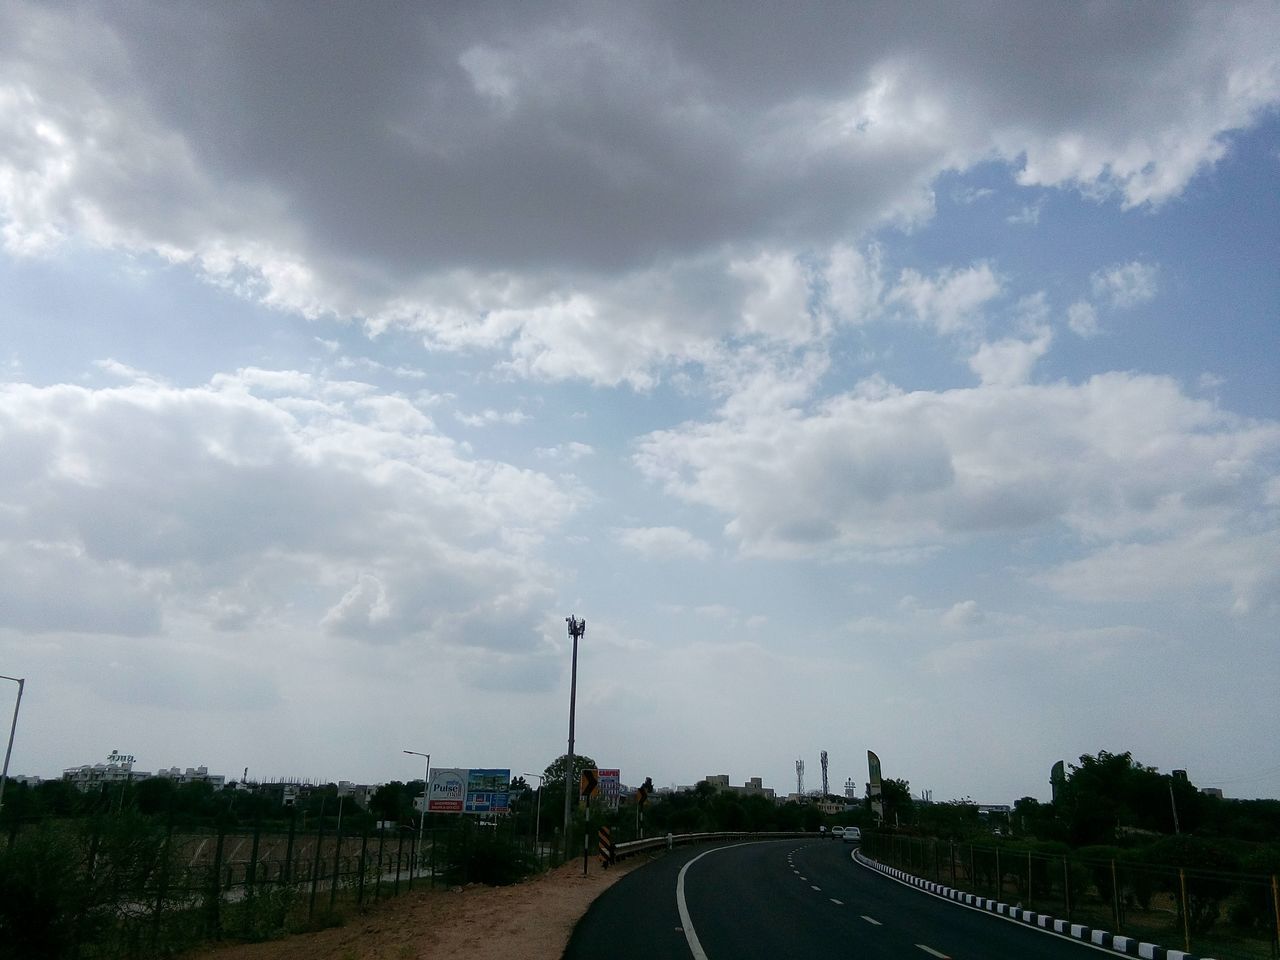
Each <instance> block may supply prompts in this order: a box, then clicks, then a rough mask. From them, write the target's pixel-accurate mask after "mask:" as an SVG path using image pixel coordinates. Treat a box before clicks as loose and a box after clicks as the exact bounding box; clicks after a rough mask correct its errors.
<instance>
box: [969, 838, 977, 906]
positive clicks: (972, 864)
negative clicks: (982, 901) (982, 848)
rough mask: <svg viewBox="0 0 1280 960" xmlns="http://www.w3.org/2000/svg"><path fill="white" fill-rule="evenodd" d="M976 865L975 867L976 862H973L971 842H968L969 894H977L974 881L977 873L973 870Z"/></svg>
mask: <svg viewBox="0 0 1280 960" xmlns="http://www.w3.org/2000/svg"><path fill="white" fill-rule="evenodd" d="M976 865H977V862H976V861H975V860H974V857H973V841H972V840H970V841H969V892H970V893H977V892H978V885H977V883H976V882H975V881H974V877H976V876H977V875H978V874H977V871H976V870H975V869H974V868H975V867H976Z"/></svg>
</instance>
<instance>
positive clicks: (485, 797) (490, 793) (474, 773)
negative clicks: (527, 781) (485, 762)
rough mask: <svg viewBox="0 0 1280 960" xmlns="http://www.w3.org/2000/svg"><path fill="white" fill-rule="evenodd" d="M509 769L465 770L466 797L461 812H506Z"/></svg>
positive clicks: (509, 782)
mask: <svg viewBox="0 0 1280 960" xmlns="http://www.w3.org/2000/svg"><path fill="white" fill-rule="evenodd" d="M510 790H511V771H510V770H509V769H507V770H499V769H493V768H481V769H475V770H468V771H467V799H466V805H465V806H464V807H463V811H462V812H463V813H506V812H507V799H508V797H509V795H510V794H509V792H510Z"/></svg>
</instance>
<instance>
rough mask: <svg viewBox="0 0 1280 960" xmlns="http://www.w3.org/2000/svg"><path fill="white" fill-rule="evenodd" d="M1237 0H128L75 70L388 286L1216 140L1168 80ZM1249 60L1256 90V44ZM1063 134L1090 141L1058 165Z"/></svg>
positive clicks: (306, 244) (635, 249)
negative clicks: (949, 179)
mask: <svg viewBox="0 0 1280 960" xmlns="http://www.w3.org/2000/svg"><path fill="white" fill-rule="evenodd" d="M1241 14H1242V11H1241V8H1238V7H1226V8H1221V7H1220V8H1214V10H1206V9H1205V8H1197V7H1190V6H1174V5H1166V6H1158V7H1151V6H1145V7H1131V6H1125V5H1103V6H1090V7H1085V8H1076V7H1045V6H1043V5H1026V4H986V5H981V6H974V5H964V6H957V5H953V4H937V5H929V4H926V5H923V6H920V5H914V6H911V7H908V6H907V5H885V4H869V5H850V4H831V5H813V6H806V7H803V8H798V9H788V10H787V11H785V15H784V14H782V13H780V11H779V8H777V7H776V6H772V5H765V4H749V5H741V4H736V5H733V6H718V5H704V6H697V5H685V4H649V5H644V6H643V7H637V6H635V5H623V4H616V5H602V4H589V5H588V4H583V5H577V4H559V5H555V6H552V7H548V6H546V5H537V6H536V7H532V6H524V5H510V6H503V5H498V4H465V5H458V6H455V7H449V8H448V9H442V8H441V5H435V6H433V7H418V6H410V5H390V4H387V5H381V4H379V5H366V4H361V5H338V4H325V5H317V4H310V3H242V4H217V5H211V4H201V3H170V4H146V3H131V4H118V5H104V6H100V7H97V6H90V7H85V8H82V12H81V13H80V14H79V15H78V16H77V17H75V18H73V19H74V29H75V30H76V32H77V33H78V34H80V35H81V36H82V37H83V36H84V35H85V34H86V32H91V31H92V30H94V29H97V30H99V32H102V31H103V30H106V31H108V32H109V34H110V36H103V37H102V41H103V42H102V43H100V44H88V45H86V52H89V51H91V50H93V49H96V50H97V51H98V54H97V56H96V57H95V56H93V55H90V56H89V59H87V60H86V61H85V62H84V63H83V64H82V67H83V70H84V72H85V76H86V77H88V78H89V80H88V82H89V83H90V84H91V85H94V86H95V87H96V88H97V89H98V90H99V92H101V93H104V94H107V95H109V96H110V97H111V98H112V101H111V102H112V103H113V104H114V105H115V106H117V107H119V108H120V109H122V110H126V111H138V112H140V113H142V114H149V115H151V116H153V117H154V118H155V119H156V121H157V122H158V123H159V124H160V125H161V126H162V127H163V128H164V129H167V130H170V131H173V132H175V133H176V134H177V135H179V136H180V137H181V139H182V142H183V143H184V144H185V145H186V146H187V147H188V148H189V149H190V151H191V155H192V157H193V158H194V159H195V162H196V163H197V164H198V165H199V166H200V168H201V169H202V170H203V172H204V174H205V175H206V176H207V178H208V179H209V181H210V182H211V183H214V184H220V183H228V184H236V185H239V187H240V188H242V189H246V190H258V189H260V190H262V191H265V192H266V193H268V194H270V195H273V196H275V197H277V198H279V208H278V209H274V210H272V211H270V212H271V215H272V216H276V217H281V218H283V220H284V222H282V223H281V222H277V223H273V224H266V223H263V224H260V225H259V226H258V228H257V229H258V230H259V231H260V232H261V233H263V234H264V235H268V236H272V235H274V237H275V239H276V242H277V244H280V243H289V244H291V245H292V247H293V248H294V249H295V251H297V252H299V253H301V254H302V255H303V256H304V257H305V258H306V259H307V260H308V261H309V262H312V263H315V264H319V265H325V264H328V265H329V266H330V267H334V266H336V265H339V264H340V265H341V269H342V271H343V272H344V273H345V274H347V275H348V278H349V279H350V280H352V281H354V282H355V283H357V284H358V285H360V286H363V287H365V289H378V288H379V287H381V286H382V285H383V284H390V283H393V282H395V281H397V280H400V279H403V278H404V277H408V276H416V275H422V274H430V273H436V272H440V271H443V270H446V269H448V268H451V267H458V266H466V267H469V268H472V269H515V270H520V269H529V268H545V267H549V266H555V267H562V268H570V269H574V268H576V269H585V270H591V271H616V270H621V269H625V268H630V267H635V266H637V265H640V264H645V263H649V262H653V261H655V260H658V259H663V258H679V257H681V256H686V255H690V254H692V253H694V252H697V251H701V250H705V249H708V248H714V247H716V246H718V245H721V244H724V243H726V242H733V243H738V244H748V245H749V244H751V243H753V242H760V243H765V242H769V243H787V244H791V245H800V246H803V245H806V244H822V243H828V242H830V241H831V240H833V239H834V238H837V237H840V236H842V235H847V234H849V233H850V232H857V231H858V230H860V229H862V228H865V227H866V226H868V225H870V224H873V223H875V222H876V221H877V220H878V219H880V218H881V217H884V216H886V215H891V214H893V213H894V212H895V211H898V210H900V209H901V208H904V207H911V206H912V205H913V204H914V205H916V206H918V205H919V202H920V201H919V196H920V193H921V191H923V190H924V189H925V188H926V187H927V185H928V183H929V181H930V179H931V178H932V176H933V175H935V174H936V173H937V172H938V170H940V169H942V168H944V167H946V166H954V165H965V164H967V163H970V162H973V160H975V159H977V158H980V157H982V156H984V155H990V154H991V153H992V152H996V153H1000V154H1003V155H1005V156H1007V157H1009V158H1010V159H1014V158H1016V157H1017V156H1018V155H1019V154H1020V153H1021V152H1024V151H1030V152H1031V153H1032V157H1031V160H1030V166H1031V167H1035V166H1036V164H1037V163H1039V164H1040V167H1037V168H1036V169H1040V168H1041V167H1042V168H1043V169H1044V171H1045V172H1044V178H1045V179H1047V180H1050V181H1053V180H1060V179H1064V178H1065V179H1070V178H1072V177H1074V176H1077V175H1080V176H1086V177H1097V176H1101V175H1102V174H1103V173H1104V171H1103V169H1102V167H1103V166H1105V165H1106V164H1107V163H1108V162H1110V161H1111V160H1112V159H1113V158H1114V157H1115V156H1116V155H1117V154H1119V153H1122V152H1123V151H1124V150H1125V148H1126V144H1128V145H1130V146H1131V145H1132V144H1131V142H1130V141H1132V140H1134V139H1136V140H1137V141H1139V142H1142V141H1143V140H1144V139H1145V140H1147V141H1150V140H1152V139H1158V137H1159V135H1161V132H1162V131H1166V130H1168V129H1172V128H1179V129H1182V128H1187V127H1192V128H1195V129H1194V130H1193V131H1192V132H1193V133H1194V134H1195V135H1196V136H1195V137H1192V139H1196V138H1197V137H1198V140H1197V142H1196V143H1195V144H1193V147H1194V148H1195V149H1196V150H1197V151H1203V149H1204V143H1203V140H1204V137H1205V136H1209V137H1212V136H1213V135H1215V134H1217V133H1218V128H1217V127H1216V126H1213V125H1212V124H1210V125H1209V128H1208V129H1207V131H1206V130H1201V129H1200V127H1201V126H1203V124H1201V122H1200V119H1201V118H1198V117H1196V116H1194V113H1195V110H1194V106H1193V105H1189V104H1188V100H1187V96H1186V91H1187V89H1188V88H1191V89H1194V88H1195V87H1197V86H1198V85H1202V84H1204V83H1219V82H1220V81H1222V80H1223V79H1224V78H1225V77H1227V76H1229V75H1232V71H1233V70H1234V69H1235V67H1234V65H1233V63H1232V56H1233V55H1234V54H1240V55H1241V58H1242V59H1244V60H1245V61H1246V65H1247V53H1248V51H1243V52H1242V51H1233V50H1226V49H1223V48H1222V38H1223V37H1225V36H1228V35H1230V34H1231V32H1232V31H1231V30H1228V29H1226V27H1229V26H1230V25H1231V23H1232V22H1234V21H1237V20H1239V19H1240V16H1239V15H1241ZM1253 15H1254V16H1255V19H1257V20H1258V21H1259V24H1258V25H1260V26H1261V29H1260V30H1259V29H1257V28H1256V26H1258V25H1255V29H1254V30H1253V34H1254V35H1255V36H1257V35H1263V34H1266V33H1267V32H1268V31H1269V30H1272V29H1273V28H1274V20H1275V17H1274V8H1271V10H1269V11H1268V10H1267V9H1266V8H1263V7H1258V8H1254V9H1253ZM95 16H100V17H101V18H102V20H103V24H104V26H103V27H95V24H94V18H95ZM1208 21H1222V23H1213V22H1208ZM1220 27H1221V28H1222V29H1219V28H1220ZM1213 31H1216V35H1215V33H1214V32H1213ZM1236 32H1237V33H1238V31H1236ZM110 37H114V40H115V41H116V42H118V44H119V47H118V49H117V48H116V47H115V46H114V45H113V43H112V42H110ZM113 51H114V52H113ZM27 52H28V54H29V55H31V56H33V57H36V58H37V59H38V58H39V57H41V56H46V54H43V53H40V52H39V51H35V52H33V51H32V50H31V47H30V45H28V48H27ZM1255 66H1256V65H1255ZM1264 66H1265V65H1264ZM1249 69H1253V72H1254V73H1255V74H1257V75H1258V76H1259V77H1260V80H1261V84H1262V86H1264V87H1265V86H1267V84H1272V85H1273V84H1274V58H1272V64H1271V65H1270V66H1265V68H1264V69H1262V70H1261V71H1260V72H1259V71H1258V70H1257V69H1254V68H1253V67H1249ZM1268 71H1270V72H1268ZM1237 73H1239V71H1237ZM1264 92H1265V91H1264ZM1247 108H1248V105H1246V109H1247ZM1215 119H1218V118H1215ZM1222 119H1225V120H1228V121H1229V120H1230V119H1231V118H1230V117H1224V118H1222ZM1063 136H1067V137H1079V138H1081V144H1080V145H1076V146H1071V147H1070V149H1069V150H1068V152H1069V153H1070V154H1071V156H1070V157H1067V158H1063V157H1062V156H1060V152H1061V151H1060V150H1059V149H1058V148H1059V147H1060V146H1061V144H1058V143H1057V142H1056V140H1057V138H1061V137H1063ZM1080 149H1083V150H1084V151H1085V153H1086V154H1087V156H1085V157H1083V158H1080V157H1077V156H1076V153H1078V152H1079V150H1080ZM1037 151H1039V153H1040V154H1044V156H1043V157H1040V158H1039V159H1037V156H1038V154H1037ZM1156 159H1157V160H1158V161H1161V162H1168V161H1167V158H1163V157H1157V158H1156ZM1199 159H1200V157H1199V153H1197V154H1196V156H1193V157H1190V158H1188V159H1187V161H1186V162H1187V163H1190V164H1191V165H1192V167H1194V166H1195V165H1196V164H1197V163H1198V162H1199ZM147 175H148V176H153V177H155V178H157V179H158V180H159V181H160V182H161V183H163V178H164V175H163V172H162V171H151V172H149V173H148V174H147ZM1178 176H1181V177H1182V179H1185V171H1184V172H1183V173H1182V174H1179V175H1178ZM1175 179H1178V177H1177V176H1175ZM131 186H132V187H134V188H136V186H137V185H136V184H132V185H131ZM170 199H172V200H173V201H174V203H173V204H164V205H157V206H156V207H155V208H153V209H148V208H147V207H146V206H145V205H143V206H142V207H141V208H135V209H134V210H133V211H132V216H133V217H136V218H137V219H138V220H140V221H143V223H141V224H139V226H144V227H147V228H148V229H150V230H152V231H154V232H158V233H160V234H161V235H163V234H164V233H165V231H166V229H167V228H166V227H165V226H164V225H162V224H160V223H158V222H154V221H157V220H160V219H162V218H163V217H165V216H168V217H170V218H172V217H174V215H175V214H174V210H173V208H174V207H176V208H177V209H178V210H181V208H182V205H183V202H184V199H185V200H187V201H189V200H190V198H182V197H173V198H170ZM1138 199H1142V197H1139V198H1138ZM107 205H108V206H113V205H112V204H111V203H110V202H109V200H108V203H107ZM166 209H167V210H168V211H169V212H168V213H167V214H166V213H164V212H163V211H164V210H166ZM122 213H126V212H122ZM241 215H242V216H244V217H247V218H249V219H252V218H253V217H254V215H255V213H254V211H241ZM177 216H178V217H179V218H180V217H181V214H180V213H179V214H177ZM148 221H150V223H149V224H148V223H147V222H148Z"/></svg>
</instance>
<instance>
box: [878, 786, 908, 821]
mask: <svg viewBox="0 0 1280 960" xmlns="http://www.w3.org/2000/svg"><path fill="white" fill-rule="evenodd" d="M880 801H881V802H882V803H883V804H884V822H885V823H886V824H888V825H896V824H900V823H901V824H908V823H912V822H914V820H915V811H916V802H915V800H913V799H912V797H911V782H910V781H909V780H883V781H881V783H880Z"/></svg>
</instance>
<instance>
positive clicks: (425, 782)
mask: <svg viewBox="0 0 1280 960" xmlns="http://www.w3.org/2000/svg"><path fill="white" fill-rule="evenodd" d="M404 752H405V753H410V754H413V756H415V757H426V758H427V761H426V766H425V767H424V768H423V771H422V813H421V814H420V815H419V816H418V858H419V859H421V858H422V834H423V831H424V828H425V827H426V825H427V796H428V791H429V790H430V789H431V754H429V753H419V752H418V751H417V750H405V751H404Z"/></svg>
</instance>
